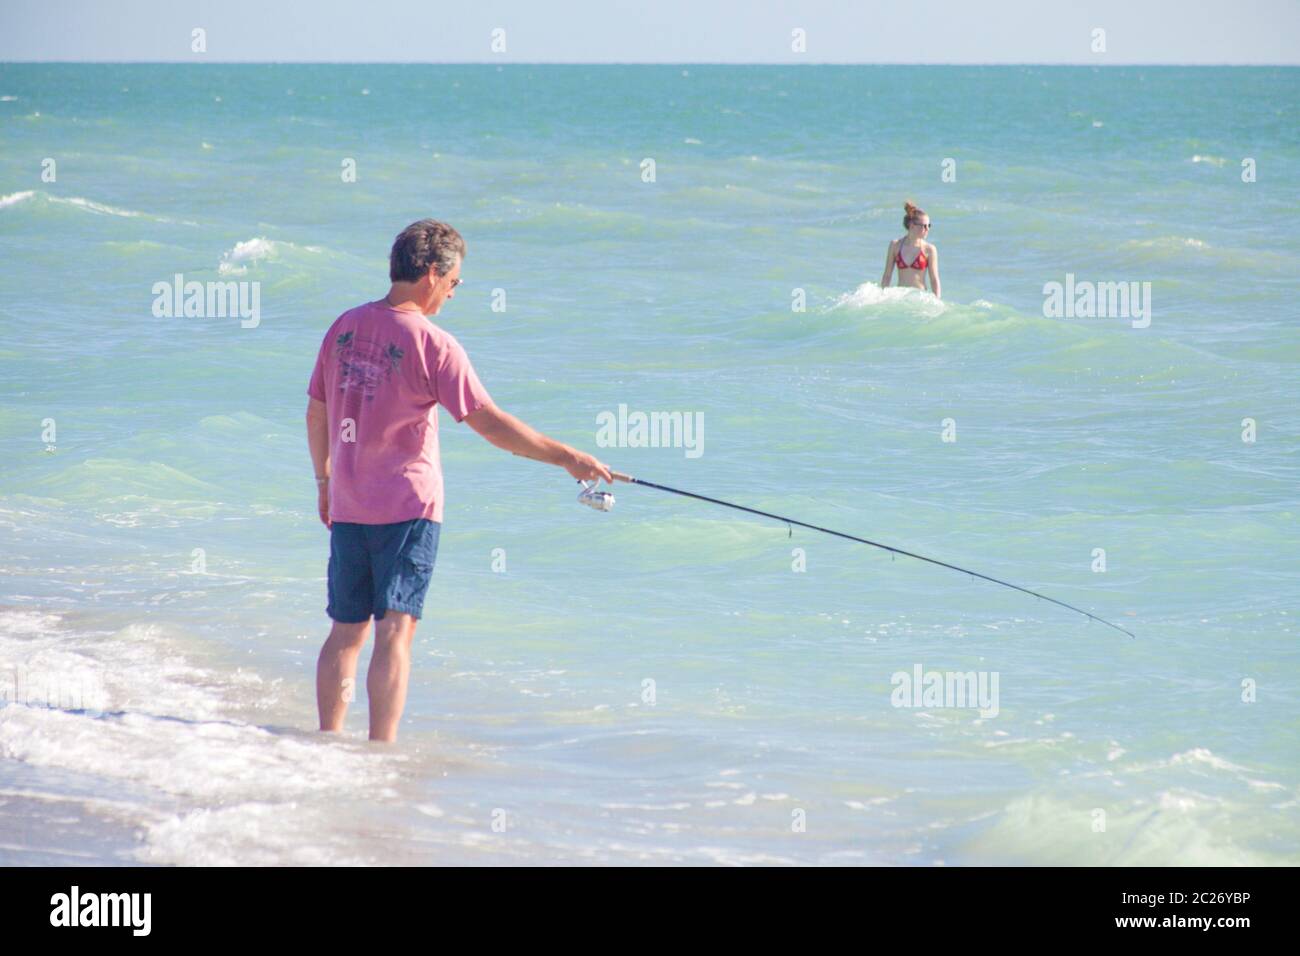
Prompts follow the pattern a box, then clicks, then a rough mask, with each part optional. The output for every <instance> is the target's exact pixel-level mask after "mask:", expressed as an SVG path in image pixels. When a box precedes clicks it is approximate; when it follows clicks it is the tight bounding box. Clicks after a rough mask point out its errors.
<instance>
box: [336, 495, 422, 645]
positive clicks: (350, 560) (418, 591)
mask: <svg viewBox="0 0 1300 956" xmlns="http://www.w3.org/2000/svg"><path fill="white" fill-rule="evenodd" d="M441 530H442V525H441V524H439V523H438V522H437V521H430V520H429V519H428V518H413V519H412V520H410V521H398V522H395V523H394V524H353V523H351V522H348V521H335V522H334V524H333V525H332V526H331V528H330V569H329V605H328V606H326V608H325V613H326V614H328V615H329V616H330V617H332V618H333V619H334V620H336V621H339V622H340V623H343V624H360V623H361V622H363V621H368V620H370V617H371V615H374V616H375V617H376V618H382V617H383V616H384V612H385V611H404V612H405V613H407V614H410V615H411V616H412V617H415V618H419V616H420V614H421V613H422V612H423V611H424V595H425V592H426V591H428V590H429V578H431V577H432V576H433V562H434V559H435V558H436V557H437V556H438V533H439V532H440V531H441Z"/></svg>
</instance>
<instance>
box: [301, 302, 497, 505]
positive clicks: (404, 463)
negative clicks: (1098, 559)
mask: <svg viewBox="0 0 1300 956" xmlns="http://www.w3.org/2000/svg"><path fill="white" fill-rule="evenodd" d="M307 394H308V395H310V396H311V397H312V398H314V399H316V400H317V401H319V402H324V403H325V410H326V412H327V414H328V417H329V436H330V463H331V472H330V474H331V477H330V484H329V488H330V519H331V520H333V521H349V522H356V523H357V524H391V523H393V522H395V521H409V520H411V519H412V518H429V519H431V520H433V521H438V522H441V521H442V502H443V493H442V463H441V461H440V460H439V457H438V413H437V410H436V408H435V406H437V405H441V406H442V407H443V408H445V409H447V411H449V412H451V415H452V417H453V418H455V419H456V421H458V422H459V421H463V420H464V418H465V416H466V415H468V414H469V413H470V412H473V411H477V410H478V409H480V408H483V407H484V406H486V405H491V404H492V398H491V396H490V395H488V393H487V389H485V388H484V387H483V384H482V383H481V382H480V381H479V380H478V376H477V375H475V374H474V367H473V366H472V365H470V362H469V356H468V355H466V354H465V350H464V349H463V348H461V345H460V343H459V342H457V341H456V340H455V339H454V338H452V336H451V335H449V334H448V333H447V332H445V331H443V330H442V329H440V328H438V326H436V325H434V324H433V323H431V322H430V321H429V320H428V319H426V318H425V317H424V316H422V315H420V314H419V313H418V312H414V311H410V310H402V309H394V308H392V307H391V306H390V305H388V303H387V302H384V301H382V300H381V301H379V302H368V303H366V304H365V305H360V306H357V307H356V308H355V309H350V310H348V311H347V312H344V313H343V314H342V315H340V316H339V317H338V318H337V319H335V320H334V324H333V325H331V326H330V328H329V331H328V332H326V333H325V340H324V341H323V342H322V343H321V347H320V353H319V354H318V355H317V356H316V368H315V370H314V371H313V372H312V375H311V383H310V384H309V385H308V386H307Z"/></svg>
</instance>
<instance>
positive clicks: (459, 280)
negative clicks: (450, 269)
mask: <svg viewBox="0 0 1300 956" xmlns="http://www.w3.org/2000/svg"><path fill="white" fill-rule="evenodd" d="M464 281H465V280H464V279H452V280H451V287H452V288H453V289H454V288H456V286H458V285H460V284H461V283H463V282H464Z"/></svg>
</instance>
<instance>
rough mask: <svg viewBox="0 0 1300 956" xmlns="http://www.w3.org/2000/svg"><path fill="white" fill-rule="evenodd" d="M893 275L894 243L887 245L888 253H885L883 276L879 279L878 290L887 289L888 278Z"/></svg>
mask: <svg viewBox="0 0 1300 956" xmlns="http://www.w3.org/2000/svg"><path fill="white" fill-rule="evenodd" d="M893 274H894V243H892V242H891V243H890V244H889V251H888V252H886V253H885V274H884V276H883V277H881V280H880V288H882V289H888V288H889V277H890V276H892V275H893Z"/></svg>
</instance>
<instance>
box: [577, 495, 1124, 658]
mask: <svg viewBox="0 0 1300 956" xmlns="http://www.w3.org/2000/svg"><path fill="white" fill-rule="evenodd" d="M610 474H611V475H612V476H613V477H614V479H615V480H617V481H623V482H627V483H628V484H631V485H641V486H642V487H645V488H654V489H655V490H657V491H666V492H668V493H669V494H673V495H681V496H682V497H683V498H694V499H695V500H696V501H707V502H708V503H709V504H714V505H722V506H723V507H724V508H733V509H735V510H736V511H744V512H746V513H747V514H751V515H758V516H759V517H760V518H772V519H773V520H775V521H782V522H784V523H785V524H786V525H789V526H793V525H798V526H799V527H800V528H807V529H809V530H810V531H820V532H821V533H822V534H829V535H833V536H835V537H837V538H844V539H846V540H848V541H856V542H858V543H859V544H869V545H871V547H873V548H880V549H881V550H883V551H888V552H890V553H891V554H901V555H903V556H904V557H907V558H915V559H916V560H918V561H925V562H927V563H929V564H936V565H938V566H939V567H941V568H948V569H949V570H951V571H960V572H961V573H962V574H969V575H970V576H971V577H975V578H981V579H983V580H985V581H991V582H992V583H993V584H1000V585H1002V586H1003V587H1004V588H1011V589H1012V590H1013V591H1020V592H1021V593H1022V594H1029V595H1032V596H1033V597H1036V598H1039V599H1040V600H1043V601H1050V602H1051V603H1052V604H1055V605H1057V606H1058V607H1063V608H1066V609H1067V610H1070V611H1074V612H1075V613H1077V614H1082V615H1083V616H1084V617H1086V618H1088V619H1089V620H1092V621H1099V622H1101V623H1102V624H1105V625H1106V626H1107V627H1113V628H1114V629H1115V630H1117V631H1119V632H1120V633H1121V634H1127V635H1128V636H1129V637H1135V635H1134V634H1133V632H1132V631H1126V630H1125V629H1124V628H1122V627H1120V626H1119V625H1118V624H1112V623H1111V622H1110V621H1108V620H1106V619H1105V618H1102V617H1098V616H1097V615H1096V614H1092V613H1090V612H1088V611H1085V610H1084V609H1083V608H1081V607H1075V606H1074V605H1073V604H1066V603H1065V602H1064V601H1058V600H1057V599H1056V598H1054V597H1048V596H1047V595H1046V594H1039V593H1038V592H1037V591H1031V590H1030V589H1029V588H1022V587H1021V586H1020V585H1019V584H1012V583H1011V582H1010V581H1003V580H1001V579H1000V578H994V577H990V576H989V575H987V574H980V573H979V572H978V571H971V570H970V569H969V568H962V567H958V566H957V565H955V564H949V563H948V562H947V561H940V560H938V559H937V558H927V557H926V556H925V555H923V554H916V553H915V552H912V551H904V550H903V549H902V548H895V547H892V546H891V545H888V544H881V543H880V542H879V541H871V540H869V539H867V538H859V537H858V536H857V535H852V534H845V533H844V532H843V531H834V530H832V529H830V528H821V527H818V526H817V525H815V524H808V523H807V522H804V521H796V520H795V519H794V518H787V517H786V516H785V515H778V514H772V513H771V512H770V511H759V510H758V509H757V508H746V507H745V506H744V505H737V504H732V503H731V502H730V501H722V500H721V499H719V498H710V497H708V496H707V495H697V494H695V493H694V492H691V491H682V490H681V489H680V488H669V487H668V486H667V485H657V484H655V483H654V482H653V481H642V480H641V479H640V478H633V477H632V476H631V475H625V474H622V473H621V472H617V471H611V472H610ZM579 484H581V485H582V486H583V490H582V491H581V492H580V493H579V495H578V500H579V501H580V502H582V503H583V504H584V505H587V506H589V507H592V508H595V509H596V510H597V511H611V510H613V508H614V495H613V494H612V493H610V492H608V491H599V490H597V488H596V484H597V483H596V482H595V481H592V482H590V483H588V482H579ZM790 533H791V535H793V534H794V528H793V527H791V529H790Z"/></svg>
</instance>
